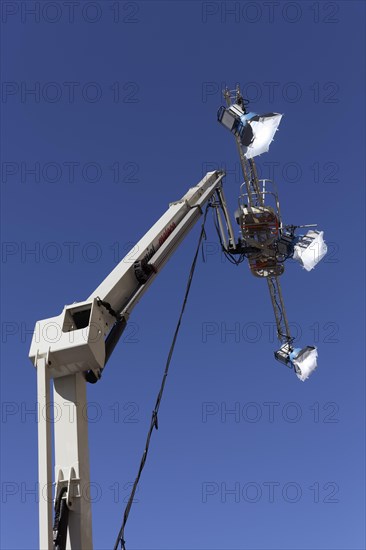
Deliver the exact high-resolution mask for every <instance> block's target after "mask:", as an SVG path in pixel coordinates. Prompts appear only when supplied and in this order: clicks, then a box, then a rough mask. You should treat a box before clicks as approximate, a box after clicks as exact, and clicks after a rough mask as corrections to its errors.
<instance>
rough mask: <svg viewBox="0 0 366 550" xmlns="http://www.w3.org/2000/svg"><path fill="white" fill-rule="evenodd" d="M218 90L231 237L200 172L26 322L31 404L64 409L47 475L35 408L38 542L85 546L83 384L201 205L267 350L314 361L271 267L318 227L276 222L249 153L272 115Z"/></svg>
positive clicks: (224, 212) (304, 244)
mask: <svg viewBox="0 0 366 550" xmlns="http://www.w3.org/2000/svg"><path fill="white" fill-rule="evenodd" d="M224 97H225V99H226V106H222V107H220V109H219V111H218V120H219V122H220V123H221V124H223V125H224V126H225V127H226V128H228V129H229V130H230V131H231V132H232V133H233V134H234V136H235V139H236V143H237V148H238V151H239V155H240V163H241V167H242V171H243V176H244V182H243V184H242V185H241V188H240V196H239V208H238V210H237V211H236V212H235V219H236V221H237V223H238V224H239V228H240V232H239V233H240V234H239V237H238V238H237V239H236V238H235V233H234V230H233V227H232V224H231V220H230V216H229V212H228V208H227V204H226V200H225V195H224V190H223V178H224V176H225V173H224V172H223V171H220V170H216V171H213V172H208V173H207V174H206V176H205V177H204V178H203V179H202V180H201V181H200V182H199V183H198V184H197V185H195V186H194V187H192V188H191V189H189V190H188V192H187V193H186V194H185V195H184V196H183V197H182V198H181V199H180V200H178V201H176V202H173V203H171V204H170V205H169V208H168V209H167V211H166V212H165V214H163V215H162V216H161V218H160V219H159V220H158V221H157V222H156V223H155V224H154V225H153V226H152V227H151V229H150V230H149V231H148V232H147V233H146V234H145V235H144V236H143V237H142V238H141V239H140V241H139V242H138V243H137V245H136V246H135V247H133V249H132V250H131V251H130V252H129V253H128V254H127V255H126V257H125V258H123V259H122V260H121V261H120V262H119V264H118V265H117V266H116V267H115V268H114V269H113V270H112V272H111V273H110V274H109V275H108V276H107V277H106V278H105V279H104V281H102V283H101V284H100V285H99V286H98V287H97V288H96V289H95V290H94V291H93V292H92V293H91V295H90V296H89V297H88V298H87V300H85V301H82V302H77V303H73V304H71V305H67V306H65V307H64V309H63V311H62V313H61V314H60V315H58V316H56V317H52V318H49V319H43V320H41V321H38V322H37V323H36V326H35V329H34V333H33V338H32V343H31V347H30V352H29V357H30V359H31V361H32V363H33V364H34V366H35V367H36V371H37V394H38V405H39V410H40V411H51V410H52V409H53V410H58V411H60V410H61V411H67V414H61V415H59V417H58V418H57V422H54V423H53V432H54V463H55V474H54V480H55V481H54V482H53V476H52V455H53V453H52V450H53V449H52V432H51V427H52V420H51V418H50V416H49V415H44V414H40V415H39V418H38V454H39V459H38V464H39V466H38V475H39V490H40V498H39V532H40V549H41V550H64V549H65V550H69V549H72V550H76V549H82V550H92V548H93V544H92V522H91V507H90V499H88V498H86V495H85V488H88V487H89V486H90V472H89V454H88V453H89V451H88V423H87V418H85V415H84V414H83V411H85V410H86V405H87V396H86V384H87V382H90V383H96V382H97V381H98V380H99V379H100V378H101V374H102V372H103V369H104V368H105V365H106V363H107V361H108V359H109V358H110V356H111V354H112V352H113V350H114V348H115V346H116V344H117V342H118V340H119V339H120V337H121V335H122V333H123V331H124V329H125V327H126V325H127V322H128V318H129V316H130V314H131V312H132V310H133V308H134V307H135V306H136V304H137V303H138V302H139V300H140V299H141V298H142V296H143V294H144V293H145V292H146V290H147V289H148V288H149V287H150V285H151V283H152V282H153V281H154V279H155V278H156V276H157V275H158V274H159V272H160V270H161V269H162V268H163V267H164V265H165V264H166V262H167V261H168V260H169V258H170V257H171V256H172V254H173V253H174V251H175V250H176V248H177V247H178V246H179V244H180V243H181V242H182V240H183V239H184V238H185V237H186V236H187V234H188V233H189V231H190V229H191V228H192V227H193V226H194V225H195V223H196V222H197V220H198V219H199V218H200V216H201V215H202V213H203V209H204V206H205V205H210V206H211V207H212V209H213V211H214V214H215V218H216V224H215V225H216V228H217V230H218V234H219V238H220V242H221V245H222V247H223V250H224V251H225V253H226V254H227V255H229V256H230V257H231V258H234V259H235V260H234V261H236V262H240V261H242V260H243V259H245V258H247V259H248V262H249V267H250V270H251V272H252V273H253V275H255V276H256V277H260V278H266V279H267V284H268V288H269V292H270V296H271V302H272V305H273V309H274V313H275V318H276V324H277V334H278V338H279V340H280V342H281V347H280V349H279V350H278V351H277V352H275V357H276V359H277V360H279V361H281V362H282V363H284V364H285V365H287V366H289V367H293V368H294V370H295V372H296V374H297V376H298V377H299V378H300V379H301V380H305V379H306V378H307V377H308V376H309V374H310V373H311V372H312V371H313V370H314V369H315V367H316V357H317V350H316V348H314V347H312V346H306V347H305V348H303V349H300V348H295V347H294V345H293V340H294V339H293V338H292V336H291V334H290V331H289V323H288V321H287V316H286V311H285V307H284V302H283V297H282V292H281V287H280V282H279V277H280V276H281V275H282V273H283V272H284V262H285V261H286V260H287V259H288V258H291V257H292V258H294V259H296V260H298V261H299V262H300V263H301V265H302V266H303V267H305V268H306V269H307V270H310V269H312V268H313V267H314V266H315V265H316V264H317V263H318V261H320V259H321V258H322V257H323V256H324V255H325V253H326V245H325V243H324V241H323V233H322V232H319V231H315V230H310V231H308V233H307V234H306V235H304V236H300V237H296V236H295V231H296V229H297V228H298V227H308V226H288V225H283V223H282V219H281V214H280V207H279V201H278V195H277V192H276V189H275V187H274V185H273V183H272V182H270V181H269V180H260V179H258V176H257V170H256V166H255V163H254V160H253V157H255V156H256V155H259V154H261V153H263V152H265V151H267V150H268V147H269V144H270V142H271V141H272V139H273V136H274V134H275V132H276V130H277V127H278V124H279V122H280V119H281V116H282V115H280V114H277V113H268V114H266V115H256V114H255V113H251V112H249V113H248V112H247V110H246V104H247V102H246V100H244V99H243V97H242V96H241V93H240V90H239V88H237V89H236V90H235V91H234V92H230V91H229V90H225V92H224ZM126 258H127V260H126ZM236 258H238V259H236ZM51 380H52V381H53V396H51V389H50V381H51ZM51 416H52V415H51ZM53 489H54V491H53ZM53 493H54V494H53ZM53 502H54V503H55V515H53Z"/></svg>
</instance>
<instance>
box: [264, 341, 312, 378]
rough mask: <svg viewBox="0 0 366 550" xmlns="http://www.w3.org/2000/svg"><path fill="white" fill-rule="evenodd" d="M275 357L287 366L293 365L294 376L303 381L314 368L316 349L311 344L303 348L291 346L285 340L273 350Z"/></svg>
mask: <svg viewBox="0 0 366 550" xmlns="http://www.w3.org/2000/svg"><path fill="white" fill-rule="evenodd" d="M275 358H276V359H277V361H280V362H281V363H283V364H284V365H286V366H287V367H289V368H291V367H293V368H294V370H295V373H296V376H297V377H298V378H299V379H300V380H301V381H302V382H304V381H305V380H306V379H307V378H309V376H310V374H311V373H312V372H313V371H314V370H315V369H316V367H317V366H318V365H317V358H318V350H317V349H316V348H315V347H313V346H306V347H305V348H302V349H301V348H292V347H291V344H290V343H289V342H286V344H284V345H283V346H281V347H280V349H279V350H278V351H276V352H275Z"/></svg>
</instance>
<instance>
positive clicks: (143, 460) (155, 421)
mask: <svg viewBox="0 0 366 550" xmlns="http://www.w3.org/2000/svg"><path fill="white" fill-rule="evenodd" d="M209 207H210V204H208V205H207V207H206V210H205V213H204V217H203V222H202V226H201V233H200V236H199V239H198V245H197V249H196V252H195V255H194V257H193V262H192V265H191V269H190V272H189V276H188V282H187V287H186V291H185V295H184V299H183V304H182V308H181V312H180V315H179V319H178V322H177V326H176V329H175V332H174V336H173V340H172V343H171V346H170V350H169V354H168V358H167V361H166V365H165V370H164V375H163V379H162V381H161V386H160V390H159V393H158V395H157V398H156V403H155V407H154V410H153V412H152V417H151V422H150V427H149V431H148V434H147V438H146V443H145V448H144V451H143V453H142V458H141V462H140V466H139V470H138V473H137V476H136V479H135V481H134V484H133V487H132V491H131V494H130V497H129V499H128V503H127V505H126V508H125V511H124V514H123V520H122V525H121V528H120V530H119V533H118V536H117V540H116V542H115V545H114V550H117V549H118V545H119V543H121V548H122V549H123V550H126V546H125V545H126V542H125V540H124V534H125V527H126V523H127V520H128V516H129V513H130V510H131V507H132V503H133V499H134V496H135V493H136V490H137V486H138V483H139V481H140V477H141V474H142V470H143V469H144V466H145V463H146V458H147V454H148V451H149V446H150V439H151V436H152V432H153V430H154V428H155V429H156V430H157V429H158V412H159V408H160V403H161V399H162V397H163V392H164V388H165V383H166V379H167V376H168V372H169V366H170V362H171V359H172V357H173V352H174V347H175V344H176V341H177V338H178V333H179V329H180V325H181V321H182V317H183V313H184V310H185V307H186V304H187V300H188V295H189V291H190V289H191V284H192V280H193V274H194V271H195V268H196V263H197V258H198V254H199V250H200V246H201V244H202V241H203V239H206V232H205V223H206V217H207V212H208V209H209Z"/></svg>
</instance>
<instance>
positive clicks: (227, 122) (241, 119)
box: [217, 104, 282, 159]
mask: <svg viewBox="0 0 366 550" xmlns="http://www.w3.org/2000/svg"><path fill="white" fill-rule="evenodd" d="M217 118H218V121H219V122H220V123H221V124H222V125H223V126H225V127H226V128H227V129H228V130H230V132H232V133H233V134H234V135H236V136H237V137H239V138H240V142H241V144H242V146H243V148H244V155H245V157H246V158H247V159H251V158H253V157H256V156H257V155H261V154H262V153H265V152H266V151H268V149H269V146H270V143H271V142H272V141H273V136H274V135H275V133H276V131H277V128H278V126H279V124H280V122H281V118H282V115H280V114H278V113H267V114H264V115H257V114H256V113H245V112H244V111H243V110H242V109H241V107H240V105H237V104H233V105H230V107H228V108H225V107H224V106H222V107H220V109H219V111H218V113H217Z"/></svg>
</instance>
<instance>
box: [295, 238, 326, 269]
mask: <svg viewBox="0 0 366 550" xmlns="http://www.w3.org/2000/svg"><path fill="white" fill-rule="evenodd" d="M323 235H324V232H323V231H314V230H310V231H308V232H307V233H306V235H305V236H303V237H300V239H299V240H298V242H297V243H296V245H295V247H294V254H293V258H294V260H297V261H298V262H299V263H300V264H301V265H302V267H304V268H305V269H306V271H311V270H312V269H314V267H315V266H316V264H317V263H318V262H320V260H322V259H323V258H324V256H325V255H326V253H327V245H326V244H325V242H324V239H323Z"/></svg>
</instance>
